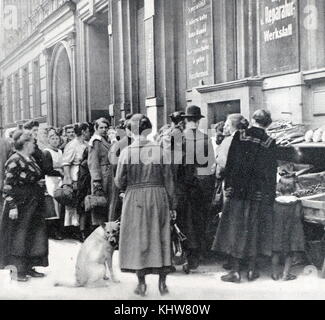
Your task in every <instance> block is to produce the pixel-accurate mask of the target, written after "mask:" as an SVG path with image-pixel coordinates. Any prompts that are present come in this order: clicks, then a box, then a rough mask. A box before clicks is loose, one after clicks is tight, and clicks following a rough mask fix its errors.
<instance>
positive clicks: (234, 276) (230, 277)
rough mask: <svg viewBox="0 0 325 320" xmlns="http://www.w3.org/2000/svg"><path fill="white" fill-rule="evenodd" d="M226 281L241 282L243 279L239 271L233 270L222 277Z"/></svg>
mask: <svg viewBox="0 0 325 320" xmlns="http://www.w3.org/2000/svg"><path fill="white" fill-rule="evenodd" d="M221 280H222V281H224V282H234V283H239V282H240V281H241V276H240V273H239V272H235V271H231V272H229V273H228V274H226V275H224V276H222V277H221Z"/></svg>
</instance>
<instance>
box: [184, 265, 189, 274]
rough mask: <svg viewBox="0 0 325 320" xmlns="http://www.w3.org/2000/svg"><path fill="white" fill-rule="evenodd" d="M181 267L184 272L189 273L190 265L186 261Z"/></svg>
mask: <svg viewBox="0 0 325 320" xmlns="http://www.w3.org/2000/svg"><path fill="white" fill-rule="evenodd" d="M182 269H183V272H184V273H186V274H189V273H190V266H189V265H188V263H185V264H183V267H182Z"/></svg>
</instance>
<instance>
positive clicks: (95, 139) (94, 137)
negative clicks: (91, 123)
mask: <svg viewBox="0 0 325 320" xmlns="http://www.w3.org/2000/svg"><path fill="white" fill-rule="evenodd" d="M95 141H101V142H102V143H103V146H105V147H106V148H107V149H110V147H111V144H110V143H109V142H108V141H107V140H106V139H104V138H103V137H101V136H100V135H98V134H96V133H95V134H94V135H93V136H92V137H91V139H90V140H89V146H90V147H93V146H94V142H95Z"/></svg>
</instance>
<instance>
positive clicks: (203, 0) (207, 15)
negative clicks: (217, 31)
mask: <svg viewBox="0 0 325 320" xmlns="http://www.w3.org/2000/svg"><path fill="white" fill-rule="evenodd" d="M184 10H185V25H186V62H187V87H188V88H193V87H196V86H199V85H200V83H201V81H203V82H204V84H211V83H213V82H214V64H213V33H212V3H211V0H185V8H184Z"/></svg>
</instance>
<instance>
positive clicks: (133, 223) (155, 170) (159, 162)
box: [115, 114, 176, 296]
mask: <svg viewBox="0 0 325 320" xmlns="http://www.w3.org/2000/svg"><path fill="white" fill-rule="evenodd" d="M128 128H129V130H131V132H132V134H133V137H134V139H135V141H134V142H133V143H132V144H131V146H129V147H128V148H126V149H124V150H123V151H122V153H121V156H120V158H119V162H118V167H117V172H116V177H115V182H116V185H117V186H118V187H119V188H121V189H122V188H125V187H126V193H125V198H124V202H123V208H122V218H121V231H120V247H119V257H120V267H121V270H122V271H123V272H136V274H137V276H138V281H139V284H138V286H137V288H136V290H135V293H136V294H138V295H142V296H143V295H145V292H146V288H147V286H146V282H145V275H146V274H159V291H160V293H161V294H162V295H163V294H166V293H168V289H167V285H166V277H167V274H168V273H169V272H171V271H172V270H173V268H172V260H171V259H172V253H171V226H170V210H171V209H175V208H176V206H175V205H176V203H175V200H173V195H174V192H173V179H172V172H171V168H170V165H164V164H163V154H162V149H161V147H160V146H158V145H157V144H155V143H152V142H150V141H148V140H147V135H148V134H149V133H150V131H151V123H150V120H149V119H148V118H147V117H145V116H143V115H141V114H136V115H134V116H133V117H132V119H131V120H130V121H129V122H128Z"/></svg>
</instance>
